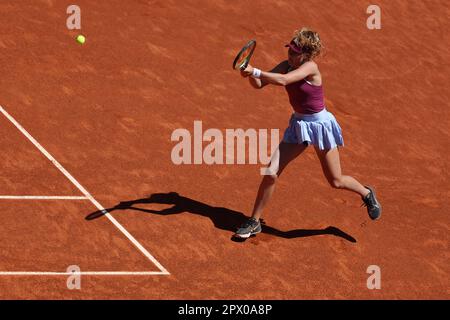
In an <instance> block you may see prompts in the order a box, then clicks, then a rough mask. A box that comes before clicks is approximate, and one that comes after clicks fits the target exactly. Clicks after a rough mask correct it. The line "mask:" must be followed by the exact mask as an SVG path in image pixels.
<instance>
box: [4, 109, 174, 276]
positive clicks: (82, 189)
mask: <svg viewBox="0 0 450 320" xmlns="http://www.w3.org/2000/svg"><path fill="white" fill-rule="evenodd" d="M0 112H1V113H3V115H4V116H5V117H6V118H7V119H8V120H9V121H11V123H12V124H14V126H15V127H16V128H17V129H19V131H20V132H22V134H23V135H24V136H25V137H27V138H28V140H30V142H31V143H32V144H34V145H35V147H36V148H38V149H39V151H41V152H42V153H43V154H44V155H45V156H46V157H47V158H48V159H49V160H50V161H51V162H52V163H53V164H54V165H55V167H56V168H58V170H59V171H61V172H62V173H63V174H64V175H65V176H66V177H67V179H69V180H70V181H71V182H72V183H73V184H74V185H75V186H76V187H77V188H78V189H79V190H80V191H81V193H83V194H84V196H85V197H86V198H88V200H89V201H91V202H92V203H93V204H94V206H95V207H97V209H98V210H100V211H102V212H103V214H104V215H105V216H106V217H107V218H108V219H109V220H110V221H111V222H112V223H113V224H114V226H116V228H117V229H119V230H120V231H121V232H122V233H123V234H124V235H125V236H126V237H127V238H128V239H129V240H130V241H131V242H132V243H133V244H134V245H135V246H136V247H137V248H138V249H139V251H141V252H142V254H144V256H146V257H147V258H148V259H149V260H150V261H151V262H152V263H153V264H155V265H156V266H157V267H158V269H159V270H161V274H165V275H169V274H170V273H169V272H168V271H167V270H166V269H165V268H164V267H163V266H162V265H161V264H160V263H159V262H158V260H156V259H155V258H154V257H153V256H152V255H151V254H150V252H148V251H147V249H145V248H144V247H143V246H142V245H141V244H140V243H139V242H138V241H137V240H136V239H135V238H134V237H133V236H132V235H131V234H130V233H129V232H128V231H127V230H126V229H125V228H124V227H123V226H122V225H121V224H120V223H119V222H118V221H117V220H116V219H115V218H114V217H113V216H111V214H110V213H109V212H108V211H107V210H106V209H105V208H104V207H103V206H102V205H101V204H100V203H99V202H98V201H97V200H95V199H94V197H92V195H91V194H90V193H89V192H88V191H87V190H86V189H85V188H84V187H83V186H82V185H81V184H80V183H79V182H78V181H77V180H76V179H75V178H74V177H73V176H72V175H71V174H70V173H69V172H68V171H67V170H66V169H65V168H64V167H63V166H62V165H61V164H60V163H59V162H58V161H56V159H55V158H53V156H52V155H51V154H50V153H48V152H47V150H45V149H44V147H42V146H41V145H40V144H39V142H37V141H36V139H34V138H33V137H32V136H31V135H30V134H29V133H28V132H27V131H26V130H25V129H24V128H23V127H22V126H21V125H20V124H19V123H18V122H17V121H16V120H15V119H14V118H13V117H12V116H11V115H10V114H9V113H8V112H6V110H5V109H3V107H2V106H0ZM0 274H1V273H0Z"/></svg>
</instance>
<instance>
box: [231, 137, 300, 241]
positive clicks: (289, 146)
mask: <svg viewBox="0 0 450 320" xmlns="http://www.w3.org/2000/svg"><path fill="white" fill-rule="evenodd" d="M307 146H308V145H307V144H296V143H286V142H281V143H280V145H279V146H278V151H279V162H278V168H276V166H275V170H274V171H275V172H274V173H273V174H271V175H265V176H264V177H263V179H262V181H261V184H260V185H259V189H258V193H257V196H256V200H255V204H254V206H253V212H252V217H251V218H250V219H249V220H248V221H246V222H245V223H244V224H243V225H242V226H241V227H240V228H239V229H238V231H237V232H236V235H237V236H239V237H241V238H248V237H249V236H251V235H252V234H256V233H259V232H261V223H260V222H259V219H260V217H261V214H262V211H263V209H264V207H265V206H266V204H267V202H268V201H269V199H270V198H271V197H272V194H273V192H274V190H275V183H276V181H277V179H278V178H279V177H280V175H281V173H282V172H283V170H284V169H285V168H286V166H287V165H288V164H289V163H290V162H291V161H292V160H294V159H295V158H297V157H298V156H299V155H300V154H301V153H302V152H303V151H304V150H305V149H306V148H307ZM275 157H276V155H274V156H273V157H272V161H271V163H270V167H272V168H273V162H274V161H276V160H275V159H274V158H275Z"/></svg>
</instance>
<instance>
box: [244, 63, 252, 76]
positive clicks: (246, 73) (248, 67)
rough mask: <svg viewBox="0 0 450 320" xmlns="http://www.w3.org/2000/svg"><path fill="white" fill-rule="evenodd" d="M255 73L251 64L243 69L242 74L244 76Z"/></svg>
mask: <svg viewBox="0 0 450 320" xmlns="http://www.w3.org/2000/svg"><path fill="white" fill-rule="evenodd" d="M252 74H253V67H252V66H251V65H247V68H245V69H244V70H241V76H243V77H244V78H246V77H248V76H251V75H252Z"/></svg>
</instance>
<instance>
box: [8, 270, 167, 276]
mask: <svg viewBox="0 0 450 320" xmlns="http://www.w3.org/2000/svg"><path fill="white" fill-rule="evenodd" d="M73 275H80V276H162V275H167V273H165V272H161V271H136V272H132V271H80V272H40V271H8V272H0V276H73Z"/></svg>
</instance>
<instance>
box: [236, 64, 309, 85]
mask: <svg viewBox="0 0 450 320" xmlns="http://www.w3.org/2000/svg"><path fill="white" fill-rule="evenodd" d="M244 72H246V73H248V74H249V75H251V74H252V73H253V67H252V66H250V65H249V66H247V68H246V69H245V70H244ZM317 72H318V67H317V64H315V63H314V62H312V61H308V62H305V63H304V64H302V65H301V66H300V67H299V68H297V69H295V70H294V71H291V72H289V73H286V74H282V73H275V72H267V71H261V75H260V77H259V79H261V81H264V82H267V83H270V84H274V85H278V86H287V85H289V84H291V83H294V82H297V81H300V80H302V79H305V78H306V77H308V76H310V75H314V74H316V73H317Z"/></svg>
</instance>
